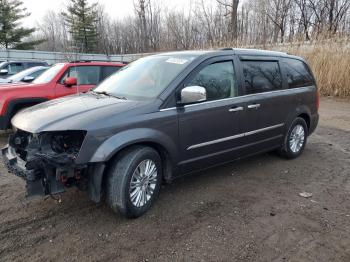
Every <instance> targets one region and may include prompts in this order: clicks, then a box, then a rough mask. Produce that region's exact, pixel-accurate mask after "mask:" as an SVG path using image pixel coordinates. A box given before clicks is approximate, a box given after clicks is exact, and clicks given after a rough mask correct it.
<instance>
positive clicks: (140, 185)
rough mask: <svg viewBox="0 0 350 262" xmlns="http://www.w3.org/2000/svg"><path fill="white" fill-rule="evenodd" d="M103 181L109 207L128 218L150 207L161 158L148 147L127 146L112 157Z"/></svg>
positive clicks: (157, 186) (158, 180) (158, 182)
mask: <svg viewBox="0 0 350 262" xmlns="http://www.w3.org/2000/svg"><path fill="white" fill-rule="evenodd" d="M106 182H107V184H106V187H107V188H106V191H107V192H106V193H107V194H106V200H107V204H108V205H109V207H110V208H111V209H112V210H113V211H115V212H118V211H119V212H120V213H122V214H123V215H124V216H126V217H128V218H136V217H139V216H141V215H143V214H144V213H146V212H147V211H148V210H149V209H150V208H151V206H152V205H153V203H154V202H155V200H156V199H157V197H158V195H159V190H160V186H161V182H162V163H161V158H160V156H159V154H158V153H157V151H155V150H154V149H153V148H150V147H146V146H133V147H131V148H129V149H126V150H124V151H122V152H121V153H120V154H118V156H117V157H116V158H115V159H113V160H112V165H111V167H110V168H109V170H108V173H107V181H106Z"/></svg>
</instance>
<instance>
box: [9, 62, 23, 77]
mask: <svg viewBox="0 0 350 262" xmlns="http://www.w3.org/2000/svg"><path fill="white" fill-rule="evenodd" d="M7 70H8V72H9V74H11V75H14V74H17V73H19V72H21V71H23V70H24V66H23V64H22V63H10V64H9V65H8V69H7Z"/></svg>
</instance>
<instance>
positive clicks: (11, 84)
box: [0, 79, 45, 91]
mask: <svg viewBox="0 0 350 262" xmlns="http://www.w3.org/2000/svg"><path fill="white" fill-rule="evenodd" d="M3 80H7V81H8V79H3ZM43 85H45V84H32V83H26V82H6V83H5V82H0V91H1V90H9V89H10V88H11V89H14V90H15V89H16V90H17V89H21V88H28V87H41V86H43Z"/></svg>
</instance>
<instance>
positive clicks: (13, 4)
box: [0, 0, 41, 49]
mask: <svg viewBox="0 0 350 262" xmlns="http://www.w3.org/2000/svg"><path fill="white" fill-rule="evenodd" d="M22 5H23V2H22V1H20V0H0V46H2V47H3V48H6V49H7V48H14V49H33V48H34V46H35V45H36V44H39V43H40V42H41V41H30V42H23V41H22V39H23V38H25V37H27V36H29V35H31V34H32V33H33V32H34V31H35V29H34V28H23V27H21V26H20V23H19V21H20V20H21V19H22V18H24V17H26V16H28V15H29V13H27V12H26V8H24V7H22Z"/></svg>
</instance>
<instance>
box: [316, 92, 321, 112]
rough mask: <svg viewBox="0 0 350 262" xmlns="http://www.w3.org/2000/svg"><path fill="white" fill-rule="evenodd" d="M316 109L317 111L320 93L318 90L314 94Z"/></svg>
mask: <svg viewBox="0 0 350 262" xmlns="http://www.w3.org/2000/svg"><path fill="white" fill-rule="evenodd" d="M316 108H317V111H318V109H319V108H320V92H319V91H318V90H317V93H316Z"/></svg>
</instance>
